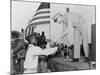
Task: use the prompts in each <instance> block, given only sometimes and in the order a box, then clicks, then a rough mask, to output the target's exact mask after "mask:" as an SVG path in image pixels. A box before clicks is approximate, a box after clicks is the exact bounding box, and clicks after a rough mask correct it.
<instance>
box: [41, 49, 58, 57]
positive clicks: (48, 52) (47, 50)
mask: <svg viewBox="0 0 100 75" xmlns="http://www.w3.org/2000/svg"><path fill="white" fill-rule="evenodd" d="M43 51H44V54H45V55H50V54H53V53H55V52H56V51H57V47H54V48H47V49H44V50H43Z"/></svg>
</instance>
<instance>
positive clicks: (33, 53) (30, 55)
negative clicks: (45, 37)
mask: <svg viewBox="0 0 100 75" xmlns="http://www.w3.org/2000/svg"><path fill="white" fill-rule="evenodd" d="M27 41H28V42H29V46H28V50H27V53H26V57H25V61H24V69H25V70H24V73H37V72H38V69H39V67H38V66H39V65H38V56H40V55H47V56H48V55H50V54H53V53H55V52H56V51H57V47H54V48H50V47H48V48H46V49H44V50H42V48H40V47H38V46H37V39H36V37H35V34H34V33H33V34H32V35H29V36H28V37H27Z"/></svg>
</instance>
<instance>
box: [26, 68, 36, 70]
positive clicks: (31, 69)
mask: <svg viewBox="0 0 100 75" xmlns="http://www.w3.org/2000/svg"><path fill="white" fill-rule="evenodd" d="M25 70H37V69H36V68H29V69H27V68H25Z"/></svg>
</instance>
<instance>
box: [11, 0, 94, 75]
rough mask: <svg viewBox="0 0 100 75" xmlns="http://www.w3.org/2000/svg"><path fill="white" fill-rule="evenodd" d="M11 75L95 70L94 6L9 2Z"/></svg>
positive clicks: (15, 0) (13, 0)
mask: <svg viewBox="0 0 100 75" xmlns="http://www.w3.org/2000/svg"><path fill="white" fill-rule="evenodd" d="M10 9H11V11H10V13H11V15H10V17H11V26H10V28H11V29H10V33H11V37H10V38H11V40H10V42H11V51H10V54H11V55H10V73H11V75H19V74H35V73H51V72H67V71H82V70H95V69H96V6H95V5H85V4H84V5H83V4H69V3H68V4H67V3H53V2H36V1H22V0H21V1H20V0H18V1H17V0H12V1H11V8H10Z"/></svg>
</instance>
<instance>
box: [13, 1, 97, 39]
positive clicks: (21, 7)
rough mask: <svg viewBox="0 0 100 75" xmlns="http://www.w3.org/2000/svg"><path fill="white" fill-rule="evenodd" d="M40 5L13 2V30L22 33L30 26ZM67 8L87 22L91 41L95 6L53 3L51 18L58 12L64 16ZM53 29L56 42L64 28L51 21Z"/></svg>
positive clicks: (52, 33)
mask: <svg viewBox="0 0 100 75" xmlns="http://www.w3.org/2000/svg"><path fill="white" fill-rule="evenodd" d="M39 5H40V3H36V2H22V1H21V2H20V1H12V23H11V24H12V25H11V26H12V30H17V31H20V30H21V29H22V28H24V29H25V28H26V27H27V26H28V22H29V20H30V18H31V17H32V16H33V15H34V14H35V12H36V10H37V8H38V7H39ZM66 7H69V8H70V11H71V12H74V13H77V14H79V15H81V16H82V17H84V18H85V19H86V20H87V26H88V38H89V41H91V24H95V11H94V10H95V8H94V6H81V5H69V4H54V3H53V4H51V6H50V10H51V13H50V15H51V17H52V16H53V15H54V14H55V13H57V12H60V13H62V14H64V13H66ZM51 27H52V28H51V37H52V38H53V39H54V40H55V39H56V38H59V35H60V34H62V28H61V25H57V24H54V23H53V22H52V21H51ZM40 28H41V27H40ZM44 28H45V27H44ZM47 28H48V27H46V28H45V29H47ZM41 29H42V28H41ZM38 30H40V29H38ZM55 30H56V31H55ZM55 34H56V35H55ZM48 36H49V35H48Z"/></svg>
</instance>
